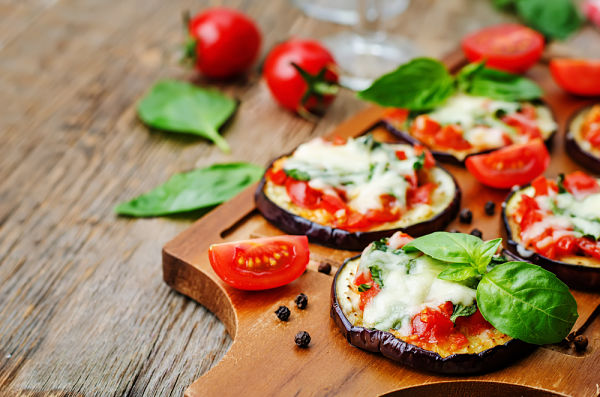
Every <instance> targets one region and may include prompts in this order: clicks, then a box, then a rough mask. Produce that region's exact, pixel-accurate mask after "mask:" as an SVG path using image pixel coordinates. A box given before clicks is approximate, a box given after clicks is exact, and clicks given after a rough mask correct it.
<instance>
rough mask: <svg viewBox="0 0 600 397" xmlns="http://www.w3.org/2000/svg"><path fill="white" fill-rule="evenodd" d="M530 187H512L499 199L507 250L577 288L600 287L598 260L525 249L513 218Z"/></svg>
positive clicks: (531, 188) (518, 227)
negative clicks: (506, 195) (549, 256)
mask: <svg viewBox="0 0 600 397" xmlns="http://www.w3.org/2000/svg"><path fill="white" fill-rule="evenodd" d="M532 191H533V187H531V186H529V185H527V186H525V187H523V188H521V189H518V190H513V191H512V192H511V193H510V194H509V195H508V197H507V198H506V200H505V201H504V203H502V223H503V226H504V227H503V229H504V233H505V234H506V244H507V247H508V249H509V251H510V252H511V253H512V254H513V255H514V256H515V257H516V258H518V260H523V261H526V262H531V263H534V264H536V265H539V266H541V267H543V268H544V269H546V270H548V271H551V272H552V273H554V274H556V276H557V277H558V278H559V279H561V280H562V281H563V282H565V283H566V284H567V285H568V286H569V287H572V288H578V289H595V290H597V289H598V288H600V261H598V260H596V259H594V258H590V257H585V256H575V255H572V256H565V257H563V258H561V260H560V261H559V260H554V259H550V258H548V257H545V256H543V255H540V254H538V253H537V252H534V251H532V250H529V249H527V248H526V247H525V246H524V245H523V241H522V240H521V238H520V232H521V228H520V226H519V225H518V224H517V223H516V222H515V221H514V220H513V214H514V212H515V211H516V209H517V207H518V204H519V201H520V197H521V195H522V194H525V193H527V192H529V193H532Z"/></svg>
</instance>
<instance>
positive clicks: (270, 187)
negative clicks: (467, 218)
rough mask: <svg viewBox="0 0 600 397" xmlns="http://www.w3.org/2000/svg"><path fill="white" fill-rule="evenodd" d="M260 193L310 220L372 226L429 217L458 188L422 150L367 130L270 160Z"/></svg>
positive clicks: (367, 228) (442, 207)
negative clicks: (376, 138) (386, 140)
mask: <svg viewBox="0 0 600 397" xmlns="http://www.w3.org/2000/svg"><path fill="white" fill-rule="evenodd" d="M264 193H265V194H266V196H267V197H268V198H269V199H270V200H271V201H272V202H273V203H275V204H276V205H277V206H279V207H281V208H283V209H285V210H287V211H288V212H291V213H293V214H295V215H299V216H301V217H303V218H306V219H308V220H310V221H312V222H315V223H318V224H321V225H325V226H332V227H336V228H340V229H344V230H347V231H374V230H386V229H393V228H398V227H406V226H409V225H413V224H417V223H420V222H423V221H427V220H429V219H432V218H433V217H435V216H436V215H438V214H440V213H441V212H443V211H444V210H445V209H446V208H447V207H448V206H449V205H450V203H451V202H452V201H453V199H454V196H455V194H456V186H455V183H454V180H453V179H452V177H451V176H450V175H449V174H448V173H447V172H445V171H444V170H442V169H441V168H439V167H436V166H435V162H434V161H433V159H432V158H431V156H430V154H429V153H428V152H426V151H424V150H423V149H420V148H414V147H412V146H410V145H405V144H384V143H379V142H376V141H374V140H373V138H372V137H371V136H370V135H367V136H364V137H360V138H357V139H348V140H341V141H340V140H339V139H338V140H337V141H336V142H328V141H325V140H323V139H320V138H317V139H314V140H312V141H310V142H308V143H306V144H303V145H300V146H299V147H298V149H296V151H295V152H294V153H293V154H292V155H291V156H286V157H283V158H280V159H278V160H276V161H275V162H274V163H273V164H272V166H271V167H270V169H269V170H268V171H267V175H266V182H265V187H264Z"/></svg>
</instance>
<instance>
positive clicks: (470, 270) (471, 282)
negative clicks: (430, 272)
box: [438, 263, 479, 288]
mask: <svg viewBox="0 0 600 397" xmlns="http://www.w3.org/2000/svg"><path fill="white" fill-rule="evenodd" d="M478 277H479V273H478V272H477V269H475V268H474V267H473V266H471V265H469V264H466V263H456V264H449V265H448V266H447V267H446V268H445V269H444V270H442V272H441V273H440V274H438V278H439V279H442V280H446V281H453V282H455V283H459V284H463V285H466V286H467V287H471V288H475V286H476V285H477V283H478V282H479V279H478Z"/></svg>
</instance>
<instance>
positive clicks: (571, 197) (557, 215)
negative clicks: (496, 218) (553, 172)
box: [505, 171, 600, 267]
mask: <svg viewBox="0 0 600 397" xmlns="http://www.w3.org/2000/svg"><path fill="white" fill-rule="evenodd" d="M505 211H506V218H507V220H508V225H509V227H510V230H511V233H512V238H513V240H514V241H515V242H516V243H518V244H519V249H520V252H519V254H520V255H521V256H522V257H525V258H527V257H529V256H530V255H531V252H536V253H538V254H540V255H542V256H545V257H547V258H550V259H554V260H560V261H561V262H565V263H570V264H575V265H582V266H589V267H600V243H599V242H598V238H600V183H599V181H598V179H596V178H593V177H591V176H589V175H587V174H585V173H583V172H581V171H576V172H574V173H571V174H568V175H566V176H564V177H560V178H559V179H558V181H553V180H548V179H546V178H544V177H540V178H538V179H536V180H534V181H533V182H532V185H531V186H528V187H526V188H523V189H520V190H518V191H516V192H514V193H513V195H512V196H511V197H510V199H509V200H508V202H507V203H506V208H505Z"/></svg>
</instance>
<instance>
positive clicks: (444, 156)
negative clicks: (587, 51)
mask: <svg viewBox="0 0 600 397" xmlns="http://www.w3.org/2000/svg"><path fill="white" fill-rule="evenodd" d="M537 102H538V101H536V103H537ZM539 103H541V104H544V105H545V103H544V102H543V101H539ZM546 107H547V108H548V109H550V112H551V113H552V118H553V119H554V120H556V117H555V116H554V112H553V111H552V109H551V108H550V107H549V106H547V105H546ZM383 125H384V126H385V128H386V129H387V130H388V131H389V132H390V133H391V134H392V135H394V136H395V137H396V138H398V139H401V140H402V141H404V142H408V143H410V144H411V145H424V146H426V147H427V145H425V144H423V143H422V142H421V141H419V140H418V139H417V138H415V137H414V136H412V135H411V134H410V133H408V132H407V131H404V130H400V129H398V128H397V127H396V126H395V125H394V123H393V122H390V121H387V120H385V119H384V120H383ZM557 130H558V128H555V129H554V131H552V132H551V133H550V135H548V137H547V138H546V139H544V144H545V145H546V147H547V148H548V150H550V149H551V148H552V138H554V135H555V134H556V131H557ZM497 149H499V148H495V149H487V150H482V151H480V152H476V153H471V154H468V155H467V156H465V158H464V159H462V160H461V159H459V158H457V157H456V156H454V155H453V154H451V153H448V152H444V151H441V150H436V149H433V148H429V150H430V151H431V154H433V156H434V157H435V158H436V159H437V160H439V161H441V162H443V163H448V164H454V165H461V166H464V165H465V160H466V159H467V157H470V156H475V155H478V154H486V153H490V152H493V151H494V150H497Z"/></svg>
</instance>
